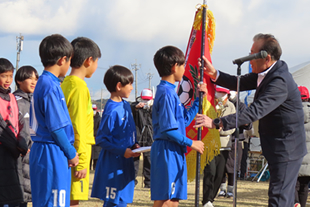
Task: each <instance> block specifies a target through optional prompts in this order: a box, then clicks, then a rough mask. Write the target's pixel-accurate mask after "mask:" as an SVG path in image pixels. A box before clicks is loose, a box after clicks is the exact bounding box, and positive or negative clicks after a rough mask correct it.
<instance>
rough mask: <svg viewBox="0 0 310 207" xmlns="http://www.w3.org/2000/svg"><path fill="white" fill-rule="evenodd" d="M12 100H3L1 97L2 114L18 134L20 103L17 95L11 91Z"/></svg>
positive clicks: (0, 112) (0, 111) (0, 110)
mask: <svg viewBox="0 0 310 207" xmlns="http://www.w3.org/2000/svg"><path fill="white" fill-rule="evenodd" d="M9 95H10V101H6V100H3V99H2V98H0V114H1V116H2V118H3V119H4V121H6V120H9V121H10V122H11V124H12V125H13V127H12V126H9V127H10V129H11V130H12V132H13V133H14V134H15V136H17V134H18V133H19V125H18V113H19V111H18V105H17V102H16V99H15V96H14V95H13V94H11V93H9Z"/></svg>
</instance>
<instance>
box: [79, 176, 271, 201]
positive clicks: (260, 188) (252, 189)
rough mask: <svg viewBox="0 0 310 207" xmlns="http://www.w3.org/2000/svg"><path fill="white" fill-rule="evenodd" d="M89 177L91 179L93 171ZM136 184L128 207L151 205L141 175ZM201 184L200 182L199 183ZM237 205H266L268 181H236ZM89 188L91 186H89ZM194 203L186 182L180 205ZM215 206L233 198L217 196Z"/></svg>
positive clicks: (189, 185)
mask: <svg viewBox="0 0 310 207" xmlns="http://www.w3.org/2000/svg"><path fill="white" fill-rule="evenodd" d="M90 179H91V180H92V179H93V172H92V173H91V176H90ZM138 181H139V183H138V185H137V186H136V187H135V193H134V201H133V203H132V204H129V205H128V207H131V206H137V207H147V206H152V204H153V202H152V201H151V199H150V190H149V189H147V188H143V187H142V177H141V175H139V177H138ZM200 186H202V182H201V184H200ZM237 186H238V189H237V206H240V207H249V206H267V202H268V195H267V190H268V182H259V183H257V182H252V181H239V180H238V183H237ZM90 189H91V186H90ZM201 200H202V187H201V189H200V206H202V204H201ZM194 204H195V182H190V183H188V198H187V200H184V201H180V205H179V206H180V207H183V206H184V207H185V206H186V207H193V206H194ZM102 205H103V202H102V201H100V200H99V199H94V198H90V199H89V200H88V201H81V203H80V206H82V207H88V206H93V207H101V206H102ZM214 205H215V206H216V207H226V206H233V199H231V198H219V199H216V200H215V201H214Z"/></svg>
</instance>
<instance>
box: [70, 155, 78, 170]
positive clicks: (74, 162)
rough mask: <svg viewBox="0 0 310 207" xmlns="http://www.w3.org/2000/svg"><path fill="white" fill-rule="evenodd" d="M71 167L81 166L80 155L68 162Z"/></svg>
mask: <svg viewBox="0 0 310 207" xmlns="http://www.w3.org/2000/svg"><path fill="white" fill-rule="evenodd" d="M68 164H69V167H75V166H77V165H78V164H79V155H78V153H76V156H75V157H74V158H73V159H71V160H69V161H68Z"/></svg>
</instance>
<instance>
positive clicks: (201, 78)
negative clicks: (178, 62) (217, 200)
mask: <svg viewBox="0 0 310 207" xmlns="http://www.w3.org/2000/svg"><path fill="white" fill-rule="evenodd" d="M206 15H207V4H206V0H203V6H202V28H201V31H202V35H201V56H200V59H201V67H200V80H199V81H200V82H203V66H204V60H203V58H202V57H203V56H204V49H205V30H206ZM202 101H203V92H199V110H198V113H199V114H202ZM197 140H201V127H199V128H198V133H197ZM196 153H197V159H196V186H195V207H199V191H200V160H201V157H200V156H201V155H200V153H199V152H196Z"/></svg>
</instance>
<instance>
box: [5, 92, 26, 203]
mask: <svg viewBox="0 0 310 207" xmlns="http://www.w3.org/2000/svg"><path fill="white" fill-rule="evenodd" d="M1 89H3V88H1ZM9 92H10V90H9V91H3V90H0V98H2V99H3V100H5V101H10V98H8V93H9ZM0 107H1V106H0ZM25 134H26V133H25V128H24V119H23V117H22V116H21V115H19V134H18V136H17V137H16V136H15V135H14V133H13V132H12V131H11V129H10V128H9V127H8V125H7V123H6V122H5V120H3V118H2V116H0V142H1V144H0V204H11V203H20V202H23V193H22V189H21V187H20V181H19V180H20V179H19V176H18V171H17V159H18V157H19V156H20V154H22V155H25V154H26V153H27V150H28V147H27V144H26V141H25V139H24V137H25V136H26V135H25Z"/></svg>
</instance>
